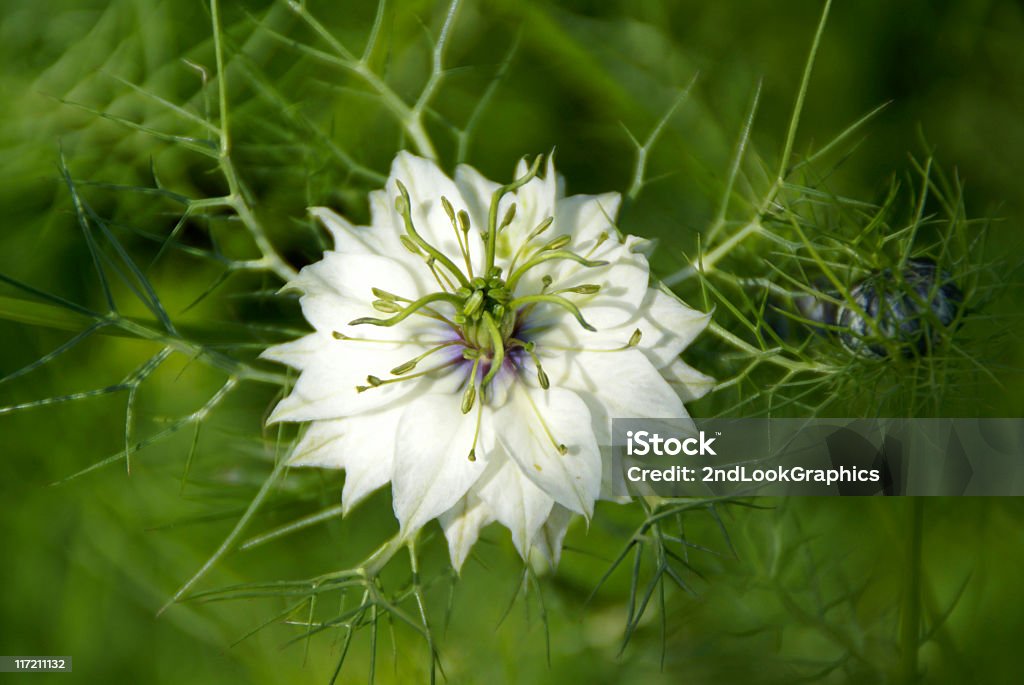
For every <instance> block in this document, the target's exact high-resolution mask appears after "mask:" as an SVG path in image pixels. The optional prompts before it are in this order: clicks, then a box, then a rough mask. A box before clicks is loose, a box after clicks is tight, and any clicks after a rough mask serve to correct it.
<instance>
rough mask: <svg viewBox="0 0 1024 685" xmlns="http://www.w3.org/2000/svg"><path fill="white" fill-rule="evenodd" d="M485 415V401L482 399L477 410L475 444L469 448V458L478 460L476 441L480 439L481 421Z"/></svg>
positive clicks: (474, 432) (474, 430) (474, 433)
mask: <svg viewBox="0 0 1024 685" xmlns="http://www.w3.org/2000/svg"><path fill="white" fill-rule="evenodd" d="M483 415H484V403H483V402H482V401H481V402H480V405H479V407H477V410H476V427H475V428H474V429H473V445H472V446H471V447H470V448H469V460H470V461H476V443H477V440H479V439H480V421H481V419H482V418H483Z"/></svg>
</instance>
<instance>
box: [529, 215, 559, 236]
mask: <svg viewBox="0 0 1024 685" xmlns="http://www.w3.org/2000/svg"><path fill="white" fill-rule="evenodd" d="M554 222H555V217H553V216H549V217H548V218H547V219H544V221H542V222H540V223H539V224H537V228H535V229H533V233H531V234H530V237H529V238H528V240H533V239H534V238H536V237H537V236H539V235H540V234H541V233H543V232H544V231H546V230H548V229H549V228H551V224H553V223H554Z"/></svg>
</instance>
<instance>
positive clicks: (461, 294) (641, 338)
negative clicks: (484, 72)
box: [264, 152, 711, 568]
mask: <svg viewBox="0 0 1024 685" xmlns="http://www.w3.org/2000/svg"><path fill="white" fill-rule="evenodd" d="M540 162H541V158H540V157H538V158H537V160H536V161H535V162H534V163H533V165H532V166H531V167H529V168H528V167H527V165H526V163H525V162H522V163H520V165H519V168H518V170H517V176H518V177H517V178H516V179H515V180H514V181H513V182H512V183H509V184H508V185H499V184H497V183H494V182H492V181H489V180H487V179H486V178H484V177H483V176H481V175H480V174H479V173H478V172H477V171H476V170H474V169H472V168H471V167H468V166H460V167H459V168H458V169H457V170H456V174H455V179H454V180H452V179H451V178H449V177H448V176H446V175H445V174H444V172H442V171H441V170H440V169H439V168H438V167H437V166H436V165H435V164H434V163H433V162H431V161H428V160H426V159H421V158H419V157H415V156H413V155H410V154H408V153H404V152H403V153H400V154H399V155H398V157H397V158H396V159H395V161H394V164H393V165H392V167H391V175H390V177H389V179H388V181H387V184H386V187H385V189H384V190H383V191H377V192H374V193H371V195H370V202H371V211H372V222H371V225H370V226H365V227H356V226H353V225H351V224H350V223H349V222H347V221H346V220H345V219H343V218H342V217H340V216H338V215H337V214H335V213H334V212H332V211H330V210H328V209H320V208H318V209H314V210H312V211H313V213H314V214H315V215H316V216H317V217H318V218H319V219H320V220H321V221H322V222H323V223H324V225H325V226H326V227H327V229H328V230H329V231H330V232H331V234H332V235H333V238H334V241H335V249H334V250H333V251H329V252H326V253H325V254H324V257H323V259H322V260H321V261H319V262H317V263H315V264H312V265H310V266H307V267H306V268H304V269H303V270H302V272H301V273H300V274H299V276H298V277H297V278H296V279H295V280H294V281H292V282H291V283H289V284H288V287H290V288H295V289H298V290H299V291H301V293H302V297H301V300H300V302H301V305H302V311H303V314H304V315H305V317H306V319H307V320H308V321H309V322H310V324H312V326H313V328H315V329H316V330H315V332H314V333H311V334H309V335H307V336H305V337H304V338H301V339H299V340H296V341H294V342H289V343H285V344H282V345H277V346H274V347H271V348H270V349H268V350H267V351H266V352H265V354H264V356H265V357H267V358H269V359H273V360H276V361H279V362H282V363H285V364H288V365H289V366H292V367H294V368H296V369H298V370H299V376H298V379H297V381H296V383H295V387H294V389H293V390H292V392H291V394H290V395H288V396H287V397H285V398H284V399H283V400H282V401H281V402H280V404H278V405H277V407H276V408H275V410H274V412H273V414H272V416H271V418H270V420H271V421H308V422H310V425H309V427H308V429H307V430H306V432H305V434H304V436H303V437H302V438H301V440H300V441H299V443H298V444H297V446H296V448H295V451H294V454H293V457H292V463H294V464H298V465H310V466H323V467H333V468H343V469H345V471H346V477H345V485H344V490H343V493H342V501H343V505H344V509H345V510H346V511H348V510H349V509H351V508H352V507H353V506H354V505H355V504H356V503H357V502H359V501H360V500H361V499H363V498H364V497H365V496H366V495H368V494H369V493H370V492H372V491H373V490H376V489H377V488H380V487H381V486H383V485H385V484H387V483H391V486H392V499H393V504H394V511H395V515H396V516H397V518H398V521H399V523H400V526H401V530H402V532H403V533H404V534H405V535H412V534H414V533H415V531H417V530H419V529H420V528H421V527H423V526H424V525H425V524H426V523H428V522H429V521H430V520H431V519H434V518H436V519H438V520H439V521H440V523H441V525H442V527H443V528H444V532H445V535H446V536H447V539H448V544H449V551H450V554H451V559H452V563H453V564H454V565H455V567H456V568H459V567H461V565H462V563H463V561H464V560H465V558H466V556H467V554H468V552H469V549H470V548H471V547H472V545H473V543H474V542H475V541H476V539H477V536H478V534H479V531H480V529H481V528H482V527H483V526H484V525H486V524H488V523H490V522H492V521H497V522H499V523H501V524H502V525H504V526H506V527H508V528H509V530H510V531H511V532H512V539H513V541H514V543H515V545H516V548H517V549H518V550H519V552H520V554H522V555H523V556H524V558H525V557H526V556H527V555H528V554H529V553H530V552H531V550H532V549H536V550H537V551H539V552H541V553H543V554H545V555H546V556H547V558H548V559H549V560H550V561H551V562H552V563H557V560H558V556H559V552H560V549H561V542H562V538H563V536H564V534H565V529H566V526H567V524H568V522H569V519H570V517H571V515H572V513H578V514H582V515H584V516H587V517H589V516H590V515H591V513H592V512H593V507H594V501H595V499H597V498H598V497H599V496H601V494H602V476H603V475H605V474H603V472H604V471H606V470H607V466H608V464H607V459H603V458H602V449H601V448H602V446H604V447H607V446H609V445H610V444H611V435H610V432H611V419H612V417H622V418H628V417H664V418H669V417H675V418H678V417H685V416H687V413H686V410H685V409H684V408H683V402H684V401H687V400H689V399H692V398H694V397H696V396H698V395H700V394H702V393H703V392H704V391H706V390H707V389H708V388H709V387H710V381H711V379H709V378H708V377H706V376H704V375H702V374H700V373H698V372H697V371H695V370H694V369H692V368H690V367H689V366H687V365H686V364H684V363H683V362H682V361H681V360H680V359H679V354H680V352H681V351H682V350H683V348H685V347H686V346H687V345H688V344H689V343H690V341H692V340H693V339H694V337H696V336H697V335H698V334H699V333H700V332H701V331H702V330H703V329H704V327H705V325H706V324H707V320H708V316H707V315H706V314H703V313H701V312H698V311H695V310H693V309H691V308H689V307H687V306H686V305H684V304H683V303H681V302H680V301H679V300H677V299H676V298H675V297H674V296H673V295H671V294H669V293H668V292H666V291H663V290H660V289H658V288H654V287H650V286H649V271H648V264H647V258H646V257H645V256H644V254H643V252H642V251H641V248H642V247H643V245H644V241H642V240H641V239H639V238H636V237H634V236H625V237H620V236H619V234H618V232H617V230H616V228H615V225H614V218H615V215H616V213H617V211H618V206H619V196H618V194H615V193H610V194H606V195H598V196H585V195H574V196H571V197H565V196H564V191H563V189H562V187H561V185H560V183H559V181H558V179H557V178H556V175H555V172H554V167H553V163H552V161H551V159H550V158H549V159H548V163H547V170H546V173H545V175H544V176H543V177H541V176H540V175H539V174H538V171H539V167H540ZM606 451H607V450H606ZM603 465H604V466H603ZM605 477H606V478H607V476H605Z"/></svg>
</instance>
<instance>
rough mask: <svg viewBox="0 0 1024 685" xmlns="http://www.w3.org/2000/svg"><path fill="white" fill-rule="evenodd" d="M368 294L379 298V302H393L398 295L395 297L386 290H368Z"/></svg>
mask: <svg viewBox="0 0 1024 685" xmlns="http://www.w3.org/2000/svg"><path fill="white" fill-rule="evenodd" d="M370 292H372V293H373V296H374V297H377V298H379V299H381V300H392V301H394V300H397V299H399V298H398V295H395V294H393V293H389V292H388V291H387V290H381V289H380V288H370Z"/></svg>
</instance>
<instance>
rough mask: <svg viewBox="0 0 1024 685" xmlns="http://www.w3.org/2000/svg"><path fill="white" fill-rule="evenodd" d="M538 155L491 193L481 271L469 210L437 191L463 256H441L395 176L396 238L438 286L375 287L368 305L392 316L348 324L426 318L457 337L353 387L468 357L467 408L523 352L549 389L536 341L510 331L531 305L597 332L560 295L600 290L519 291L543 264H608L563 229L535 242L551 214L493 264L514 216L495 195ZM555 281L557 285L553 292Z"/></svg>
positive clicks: (518, 183)
mask: <svg viewBox="0 0 1024 685" xmlns="http://www.w3.org/2000/svg"><path fill="white" fill-rule="evenodd" d="M541 159H542V158H541V157H537V159H536V160H535V161H534V163H533V165H532V166H531V167H530V169H529V171H527V173H526V174H524V175H523V176H521V177H519V178H517V179H515V180H514V181H513V182H512V183H510V184H508V185H504V186H501V187H500V188H498V189H497V190H496V191H495V192H494V194H493V195H492V196H491V203H490V210H489V212H488V217H487V227H486V230H485V231H482V232H481V237H482V239H483V243H484V249H485V258H484V264H483V265H482V266H483V268H482V269H479V271H475V270H474V264H473V259H472V257H471V256H470V249H469V246H470V235H469V232H470V230H471V225H470V217H469V214H468V212H466V211H465V210H459V211H456V210H455V208H454V207H453V206H452V203H451V202H450V201H449V200H448V198H446V197H441V205H442V207H443V208H444V210H445V213H446V214H447V216H448V219H449V221H450V223H451V227H452V230H453V231H454V232H455V237H456V239H457V241H458V245H459V251H460V253H461V255H460V256H461V260H460V259H455V260H453V259H452V258H451V256H449V255H446V254H444V253H443V252H441V251H440V250H438V249H437V248H436V247H434V246H433V245H431V244H430V243H428V242H427V241H426V240H424V239H423V237H422V235H421V234H420V233H419V231H417V229H416V226H415V224H414V222H413V219H412V211H411V207H412V202H411V199H410V197H409V192H408V190H407V189H406V187H405V185H404V184H403V183H402V182H401V181H398V182H397V185H398V190H399V195H398V196H397V197H396V198H395V209H396V211H397V212H398V213H399V215H400V216H401V217H402V219H403V221H404V225H405V233H404V234H403V235H401V236H400V239H401V241H402V244H403V245H404V246H405V247H406V249H408V250H409V251H410V252H412V253H413V254H415V255H417V256H419V257H421V258H422V259H423V260H424V264H425V266H426V268H427V269H428V270H429V271H430V273H431V275H432V277H433V279H434V280H435V281H436V282H437V284H438V286H439V288H440V290H438V291H436V292H433V293H431V294H429V295H425V296H423V297H421V298H419V299H417V300H410V299H408V298H404V297H401V296H400V295H395V294H392V293H390V292H388V291H385V290H380V289H377V288H374V289H373V293H374V295H375V297H377V299H376V300H375V301H374V303H373V307H374V309H376V310H377V311H380V312H383V313H385V314H391V315H392V316H390V317H388V318H386V319H381V318H376V317H362V318H359V319H356V320H354V321H351V322H350V325H360V324H370V325H375V326H394V325H396V324H399V323H401V322H402V321H404V320H405V319H407V318H409V317H410V316H413V315H417V316H426V317H429V318H432V319H435V320H438V321H441V322H443V323H445V324H446V325H448V326H450V327H451V328H452V330H453V332H454V333H455V336H456V339H453V340H449V341H448V342H444V343H441V344H438V345H437V346H435V347H433V348H431V349H429V350H427V351H426V352H424V353H423V354H421V355H419V356H418V357H415V358H413V359H410V360H409V361H407V362H405V363H403V364H400V365H399V366H397V367H395V368H394V369H392V370H391V374H392V375H393V376H395V378H388V379H381V378H379V377H378V376H367V385H361V386H357V390H358V391H359V392H363V391H365V390H369V389H370V388H376V387H379V386H382V385H385V384H388V383H397V382H401V381H404V380H408V379H412V378H416V377H420V376H424V375H427V374H430V373H433V372H435V371H439V370H440V369H442V368H446V367H449V366H452V365H454V364H457V363H461V362H463V361H469V362H472V371H471V372H470V374H469V377H468V379H467V382H466V387H465V389H464V391H463V397H462V411H463V412H464V413H468V412H469V411H470V410H471V409H472V408H473V406H474V404H475V403H476V399H477V395H480V396H481V401H483V399H484V398H485V397H486V395H485V392H486V390H487V388H488V386H489V385H490V384H491V382H492V381H493V379H494V378H495V376H496V375H497V374H498V373H499V372H500V371H501V369H502V367H503V365H504V364H505V362H506V360H515V365H516V366H519V360H523V359H525V357H526V356H527V355H528V356H529V357H530V359H531V360H532V361H533V364H534V366H535V367H536V370H537V378H538V382H539V383H540V385H541V387H543V388H544V389H547V388H548V387H549V381H548V377H547V374H546V373H544V369H543V368H542V367H541V363H540V358H539V357H538V355H537V353H536V352H535V350H534V343H533V342H531V341H528V340H523V339H520V338H518V337H516V332H517V330H518V329H519V328H521V327H522V324H523V320H524V319H525V318H526V317H527V316H529V314H530V313H531V312H532V311H533V310H534V309H535V308H537V307H539V306H555V307H560V308H562V309H564V310H566V311H568V312H569V313H570V314H571V315H572V316H573V317H574V318H575V319H576V320H577V321H578V322H579V324H580V325H581V326H582V327H583V328H585V329H587V330H590V331H593V330H595V329H594V327H593V326H591V325H590V324H589V323H587V321H586V320H585V319H584V318H583V315H582V314H581V313H580V310H579V307H577V305H576V304H574V303H573V302H572V301H571V300H569V299H568V298H567V297H566V295H569V294H577V295H594V294H596V293H597V292H598V291H599V290H600V286H598V285H591V284H584V285H577V286H572V287H567V288H562V289H557V284H555V283H553V280H552V278H551V277H550V276H544V277H543V279H541V284H542V285H541V287H540V290H539V291H538V292H531V293H525V294H517V290H518V289H519V286H520V283H521V281H522V279H523V276H524V275H526V274H527V273H528V272H529V271H531V270H532V269H535V268H536V267H538V266H540V265H541V264H546V263H547V262H553V261H560V260H561V261H572V262H576V263H578V264H580V265H582V266H583V267H597V266H606V265H607V262H604V261H597V260H590V259H588V257H589V254H588V255H587V256H580V255H578V254H576V253H575V252H573V251H572V250H570V249H567V248H568V246H569V244H570V243H571V242H572V239H571V237H570V236H568V235H560V236H558V237H556V238H553V239H551V240H549V241H547V242H540V241H538V240H537V239H538V238H539V237H540V236H541V235H542V234H544V233H545V232H546V231H547V230H548V229H549V228H550V227H551V225H552V223H553V222H554V217H547V218H546V219H544V220H543V221H541V222H540V224H538V225H537V226H536V227H534V228H533V230H531V231H530V232H529V233H528V234H526V236H525V238H524V239H523V240H522V241H521V244H519V245H518V246H513V247H514V248H516V249H515V252H514V253H513V255H512V257H511V259H510V261H509V264H508V268H507V275H506V273H505V270H504V269H502V267H500V266H497V265H496V264H495V248H496V244H497V242H498V238H499V235H500V234H501V233H502V232H503V231H505V230H506V229H507V228H508V227H509V226H510V225H511V224H512V222H513V220H514V219H515V215H516V205H515V203H513V204H512V205H511V206H510V207H509V209H508V210H507V211H506V213H505V215H504V217H503V218H502V220H501V221H500V222H499V221H498V207H499V204H500V202H501V199H502V198H503V197H504V196H505V195H506V194H508V193H510V192H514V191H516V190H518V189H519V188H520V187H522V186H523V185H525V184H526V183H527V182H529V181H530V180H531V179H532V178H534V177H535V176H536V175H537V171H538V169H539V168H540V162H541ZM607 237H608V236H607V234H602V235H601V236H600V237H599V238H598V240H597V241H596V245H595V246H594V247H593V248H592V249H591V251H590V253H591V254H592V253H593V251H594V250H596V249H597V247H599V246H600V245H601V244H602V243H603V242H604V240H606V239H607ZM457 261H462V262H463V263H464V265H465V270H463V269H462V268H460V267H459V266H458V265H457V264H456V262H457ZM553 287H554V288H556V289H554V290H552V288H553ZM449 308H454V314H452V313H451V312H450V309H449ZM335 335H336V336H338V337H342V338H345V337H347V336H343V335H342V334H340V333H336V334H335ZM457 345H461V346H462V354H461V357H462V359H459V358H458V357H456V358H454V359H451V358H449V360H448V361H447V362H445V363H443V364H442V365H440V366H434V367H432V368H428V369H426V370H424V371H419V372H417V373H412V372H413V371H414V370H415V369H416V368H417V366H418V365H419V363H420V362H421V361H423V360H424V359H426V358H427V357H429V356H431V355H432V354H434V353H436V352H439V351H441V350H443V349H446V348H449V347H452V346H457Z"/></svg>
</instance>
